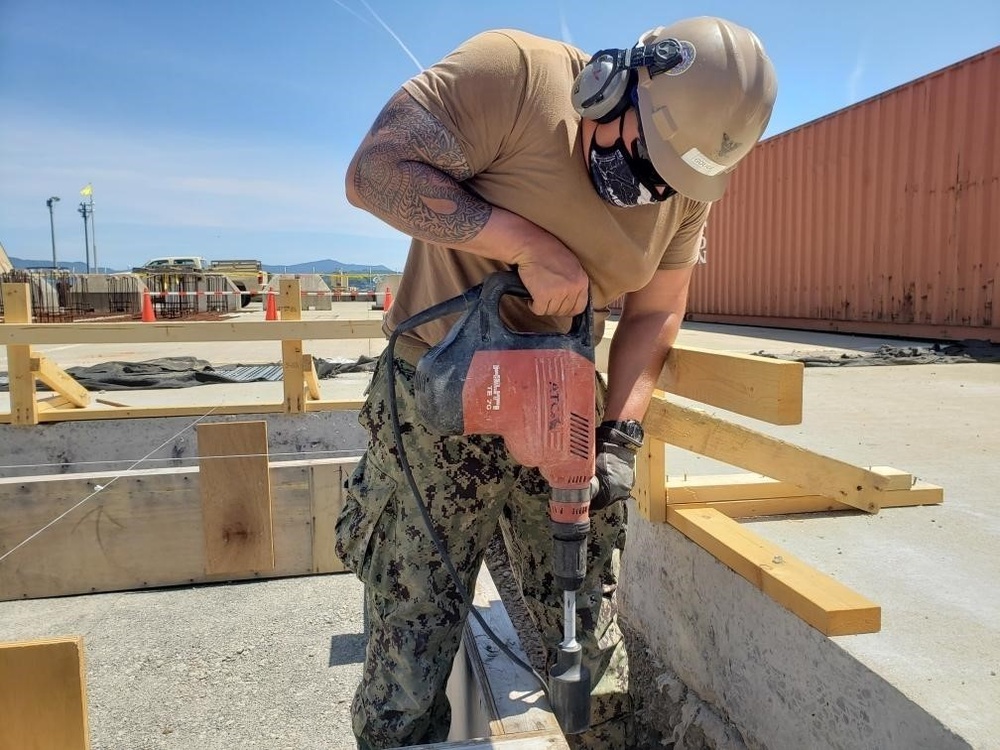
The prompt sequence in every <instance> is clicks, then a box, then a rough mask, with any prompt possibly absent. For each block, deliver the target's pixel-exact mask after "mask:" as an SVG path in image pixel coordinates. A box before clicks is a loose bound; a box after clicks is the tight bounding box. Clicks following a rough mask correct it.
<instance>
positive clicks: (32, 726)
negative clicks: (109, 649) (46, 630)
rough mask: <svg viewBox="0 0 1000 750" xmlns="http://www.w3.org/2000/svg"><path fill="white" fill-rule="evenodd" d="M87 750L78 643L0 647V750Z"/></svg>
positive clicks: (84, 694) (60, 640)
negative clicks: (2, 749)
mask: <svg viewBox="0 0 1000 750" xmlns="http://www.w3.org/2000/svg"><path fill="white" fill-rule="evenodd" d="M89 747H90V729H89V726H88V721H87V688H86V677H85V673H84V661H83V639H82V638H78V637H77V638H54V639H51V640H39V641H29V642H23V643H0V748H4V750H7V749H8V748H9V749H10V750H21V749H22V748H23V749H24V750H30V749H31V748H37V749H38V750H87V748H89Z"/></svg>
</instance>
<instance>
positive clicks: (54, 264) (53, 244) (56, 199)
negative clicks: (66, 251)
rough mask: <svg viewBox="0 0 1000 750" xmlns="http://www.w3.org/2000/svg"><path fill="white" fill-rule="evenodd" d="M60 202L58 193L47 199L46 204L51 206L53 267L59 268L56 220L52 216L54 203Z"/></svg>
mask: <svg viewBox="0 0 1000 750" xmlns="http://www.w3.org/2000/svg"><path fill="white" fill-rule="evenodd" d="M58 202H59V196H58V195H53V196H52V197H51V198H49V199H48V200H47V201H45V205H46V206H48V207H49V232H50V233H51V234H52V267H53V268H58V264H57V262H56V222H55V219H54V218H53V216H52V204H53V203H58Z"/></svg>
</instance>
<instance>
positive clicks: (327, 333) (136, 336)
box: [0, 285, 385, 346]
mask: <svg viewBox="0 0 1000 750" xmlns="http://www.w3.org/2000/svg"><path fill="white" fill-rule="evenodd" d="M5 286H8V285H5ZM15 286H16V285H15ZM279 339H299V340H309V339H318V340H324V341H325V340H330V339H379V340H382V341H384V340H385V333H384V332H383V331H382V321H381V320H377V319H372V320H266V321H265V320H240V321H186V322H177V323H168V322H165V321H156V322H155V323H31V324H23V323H18V322H15V321H11V323H10V324H5V325H2V326H0V345H3V344H34V345H35V346H39V345H43V344H45V345H48V344H141V343H144V342H148V343H172V342H179V341H277V340H279Z"/></svg>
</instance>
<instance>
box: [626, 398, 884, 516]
mask: <svg viewBox="0 0 1000 750" xmlns="http://www.w3.org/2000/svg"><path fill="white" fill-rule="evenodd" d="M643 426H644V427H645V428H646V432H647V434H650V435H653V436H655V437H657V438H659V439H661V440H664V441H665V442H667V443H670V444H671V445H676V446H678V447H680V448H684V449H685V450H689V451H692V452H694V453H698V454H700V455H703V456H708V457H710V458H714V459H716V460H718V461H724V462H726V463H729V464H732V465H734V466H739V467H741V468H743V469H749V470H751V471H754V472H757V473H760V474H764V475H765V476H768V477H773V478H774V479H781V480H784V481H787V482H791V483H792V484H795V485H797V486H798V487H801V488H802V489H803V490H805V494H810V495H823V496H825V497H829V498H831V499H833V500H836V501H838V502H842V503H845V504H847V505H850V506H852V507H855V508H859V509H860V510H864V511H867V512H869V513H877V512H878V509H879V504H880V502H881V496H882V490H884V489H885V488H886V487H887V486H888V485H889V484H890V481H891V480H890V479H889V478H887V477H884V476H881V475H879V474H876V473H875V472H873V471H869V470H867V469H861V468H859V467H857V466H852V465H851V464H848V463H845V462H844V461H838V460H837V459H835V458H830V457H828V456H823V455H821V454H819V453H815V452H813V451H810V450H807V449H805V448H801V447H799V446H797V445H793V444H791V443H787V442H785V441H784V440H779V439H778V438H775V437H771V436H770V435H765V434H764V433H761V432H757V431H756V430H751V429H749V428H747V427H743V426H742V425H738V424H734V423H732V422H727V421H726V420H724V419H720V418H719V417H715V416H713V415H711V414H708V413H706V412H704V411H701V410H700V409H692V408H688V407H684V406H680V405H678V404H674V403H671V402H670V401H667V400H666V399H665V398H664V397H663V396H661V395H654V396H653V398H652V400H651V402H650V405H649V409H648V410H647V411H646V416H645V418H644V419H643Z"/></svg>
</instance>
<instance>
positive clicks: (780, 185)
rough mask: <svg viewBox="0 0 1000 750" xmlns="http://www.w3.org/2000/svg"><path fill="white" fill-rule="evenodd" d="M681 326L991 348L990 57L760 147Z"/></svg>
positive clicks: (721, 214)
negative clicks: (979, 342)
mask: <svg viewBox="0 0 1000 750" xmlns="http://www.w3.org/2000/svg"><path fill="white" fill-rule="evenodd" d="M706 234H707V239H708V244H707V256H706V257H707V263H706V264H705V265H701V266H698V268H697V271H696V272H695V278H694V281H693V282H692V289H691V296H690V302H689V305H688V310H689V315H690V317H691V318H692V319H694V320H703V321H714V322H727V323H744V324H754V325H768V326H778V327H790V328H803V329H811V330H834V331H849V332H855V333H870V334H878V335H891V336H912V337H917V338H942V339H966V338H975V339H990V340H992V341H994V342H997V343H1000V316H998V315H997V314H996V312H995V309H994V301H995V299H996V296H995V295H996V287H997V278H998V277H1000V47H996V48H994V49H992V50H989V51H988V52H984V53H982V54H980V55H976V56H975V57H971V58H969V59H967V60H963V61H962V62H959V63H956V64H954V65H952V66H950V67H948V68H944V69H943V70H940V71H937V72H935V73H932V74H930V75H927V76H925V77H923V78H920V79H918V80H916V81H913V82H911V83H908V84H905V85H903V86H900V87H898V88H895V89H892V90H891V91H888V92H886V93H883V94H880V95H878V96H876V97H873V98H871V99H867V100H865V101H863V102H860V103H858V104H856V105H853V106H851V107H848V108H846V109H843V110H840V111H838V112H835V113H833V114H831V115H828V116H826V117H823V118H821V119H819V120H815V121H813V122H810V123H807V124H805V125H802V126H800V127H798V128H795V129H793V130H790V131H788V132H786V133H782V134H780V135H778V136H775V137H773V138H769V139H768V140H766V141H764V142H762V143H761V144H760V145H758V147H757V148H756V149H754V151H752V152H751V153H750V155H749V156H748V157H747V159H746V160H745V161H744V163H742V164H741V165H740V167H739V168H738V169H737V170H736V172H735V173H734V175H733V178H732V182H731V183H730V186H729V189H728V191H727V193H726V196H725V198H723V199H722V200H721V201H720V202H719V203H718V204H717V205H716V206H714V207H713V209H712V213H711V216H710V217H709V222H708V229H707V233H706Z"/></svg>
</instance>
